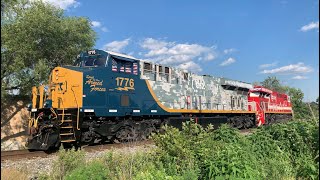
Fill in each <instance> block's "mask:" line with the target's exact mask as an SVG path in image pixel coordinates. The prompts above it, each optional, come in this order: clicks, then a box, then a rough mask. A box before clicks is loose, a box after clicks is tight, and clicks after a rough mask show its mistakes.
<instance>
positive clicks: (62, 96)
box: [50, 67, 83, 108]
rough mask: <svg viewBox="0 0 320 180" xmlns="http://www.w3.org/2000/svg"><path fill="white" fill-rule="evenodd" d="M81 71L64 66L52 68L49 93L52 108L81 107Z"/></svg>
mask: <svg viewBox="0 0 320 180" xmlns="http://www.w3.org/2000/svg"><path fill="white" fill-rule="evenodd" d="M82 84H83V73H82V72H79V71H75V70H71V69H68V68H65V67H56V68H54V69H53V70H52V73H51V79H50V92H51V93H50V95H51V99H52V107H53V108H79V107H82V93H83V92H82V91H83V86H82Z"/></svg>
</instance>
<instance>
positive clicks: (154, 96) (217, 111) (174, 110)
mask: <svg viewBox="0 0 320 180" xmlns="http://www.w3.org/2000/svg"><path fill="white" fill-rule="evenodd" d="M145 82H146V84H147V87H148V90H149V92H150V94H151V95H152V97H153V99H154V100H155V101H156V102H157V104H158V106H160V107H161V109H163V110H164V111H166V112H170V113H256V111H240V110H197V109H170V108H167V107H166V106H164V105H163V104H162V103H161V102H160V101H159V99H158V97H157V95H156V94H155V93H154V91H153V89H152V87H151V86H150V84H149V82H148V80H146V79H145Z"/></svg>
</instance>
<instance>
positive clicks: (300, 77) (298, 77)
mask: <svg viewBox="0 0 320 180" xmlns="http://www.w3.org/2000/svg"><path fill="white" fill-rule="evenodd" d="M292 79H297V80H301V79H308V77H306V76H300V75H298V76H294V77H293V78H292Z"/></svg>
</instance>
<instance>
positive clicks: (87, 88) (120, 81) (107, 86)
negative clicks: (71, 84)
mask: <svg viewBox="0 0 320 180" xmlns="http://www.w3.org/2000/svg"><path fill="white" fill-rule="evenodd" d="M95 54H98V55H96V56H91V55H89V54H88V53H87V52H85V53H81V55H80V57H79V59H78V62H80V64H81V63H82V66H81V65H80V66H79V67H77V66H65V68H69V69H72V70H75V71H81V72H83V107H82V111H86V110H87V111H90V110H94V112H95V115H96V116H119V117H120V116H127V115H130V116H146V115H147V116H149V115H150V116H151V115H153V116H155V115H156V116H159V115H171V116H172V115H173V113H168V112H166V111H164V110H163V109H162V108H161V107H159V106H158V104H157V103H156V101H155V99H154V98H153V97H152V95H151V93H150V91H149V90H148V87H147V85H146V82H145V80H144V79H140V72H139V67H138V68H137V71H138V72H137V74H136V75H135V74H133V73H125V67H124V70H123V71H124V72H120V71H119V69H120V66H119V64H117V72H114V71H112V66H114V67H115V64H112V63H113V58H116V59H120V60H121V61H123V62H124V63H126V62H130V63H137V66H139V60H136V59H130V58H124V57H120V56H114V55H112V56H111V54H109V53H107V52H105V51H101V50H95ZM90 58H92V59H99V58H101V59H105V60H106V64H105V65H103V66H99V67H94V66H92V67H84V66H83V64H84V63H85V62H86V61H87V60H88V59H90ZM151 110H153V112H152V111H151ZM154 110H156V111H154ZM174 114H175V115H180V113H174Z"/></svg>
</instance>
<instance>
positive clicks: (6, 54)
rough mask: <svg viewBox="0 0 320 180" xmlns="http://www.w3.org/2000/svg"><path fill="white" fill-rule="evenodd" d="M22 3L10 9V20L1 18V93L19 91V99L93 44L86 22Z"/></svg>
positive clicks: (43, 5) (46, 6) (47, 7)
mask: <svg viewBox="0 0 320 180" xmlns="http://www.w3.org/2000/svg"><path fill="white" fill-rule="evenodd" d="M6 2H7V1H6ZM24 2H25V1H18V3H17V4H16V5H15V6H10V7H11V9H10V10H8V11H7V12H9V13H10V14H13V15H12V16H8V13H7V15H6V17H9V18H7V19H5V18H4V17H3V16H1V21H2V20H3V19H4V20H7V21H6V22H5V23H1V84H2V85H1V89H2V90H14V89H19V90H20V94H21V95H26V94H29V93H30V91H31V87H32V86H34V85H38V84H40V83H45V82H46V81H47V79H48V76H49V73H50V71H51V70H52V69H53V68H54V67H56V66H61V65H66V64H72V63H73V60H74V59H75V58H76V56H77V55H78V54H79V53H80V52H81V51H84V50H89V49H91V48H92V47H93V45H94V43H95V40H96V34H95V32H94V31H93V30H92V28H91V25H90V21H89V20H88V19H87V18H84V17H68V16H64V12H63V10H62V9H59V8H57V7H54V6H52V5H50V4H48V3H44V2H41V1H31V2H28V4H27V6H26V4H25V3H24ZM1 4H2V7H3V1H1ZM4 96H5V94H4V93H3V92H2V93H1V99H3V97H4Z"/></svg>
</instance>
